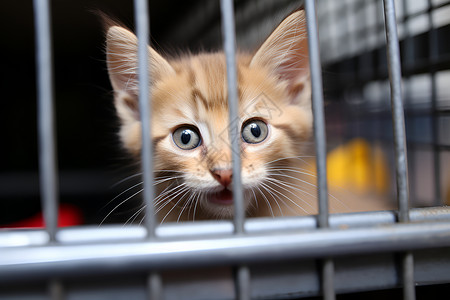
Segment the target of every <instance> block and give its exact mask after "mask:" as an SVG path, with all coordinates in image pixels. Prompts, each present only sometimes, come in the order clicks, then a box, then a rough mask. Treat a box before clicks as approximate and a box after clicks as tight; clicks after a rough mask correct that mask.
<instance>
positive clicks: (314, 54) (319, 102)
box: [305, 0, 336, 300]
mask: <svg viewBox="0 0 450 300" xmlns="http://www.w3.org/2000/svg"><path fill="white" fill-rule="evenodd" d="M305 8H306V22H307V30H308V47H309V62H310V68H311V90H312V110H313V116H314V118H313V121H314V138H315V142H316V164H317V187H318V191H317V193H318V199H319V216H318V218H319V224H318V225H319V227H320V228H327V227H328V226H329V222H328V186H327V163H326V158H327V153H326V151H327V150H326V136H325V117H324V111H323V87H322V69H321V64H320V53H319V40H318V31H317V20H316V7H315V1H314V0H306V1H305ZM321 277H322V291H323V295H324V299H327V300H332V299H335V298H336V295H335V291H334V264H333V261H332V260H331V259H330V258H325V259H324V260H323V261H322V274H321Z"/></svg>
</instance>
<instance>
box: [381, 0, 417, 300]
mask: <svg viewBox="0 0 450 300" xmlns="http://www.w3.org/2000/svg"><path fill="white" fill-rule="evenodd" d="M383 4H384V16H385V22H386V41H387V56H388V71H389V81H390V85H391V109H392V123H393V130H394V148H395V149H394V150H395V156H396V160H395V163H396V180H397V198H398V206H399V221H400V222H409V203H408V200H409V197H408V169H407V155H406V134H405V120H404V115H403V103H402V86H401V84H402V74H401V65H400V47H399V41H398V36H397V24H396V16H395V5H394V0H383ZM402 280H403V298H404V299H408V300H413V299H415V289H414V260H413V256H412V254H411V253H410V252H407V253H405V254H403V258H402Z"/></svg>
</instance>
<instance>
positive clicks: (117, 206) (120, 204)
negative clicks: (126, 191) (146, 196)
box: [99, 189, 144, 226]
mask: <svg viewBox="0 0 450 300" xmlns="http://www.w3.org/2000/svg"><path fill="white" fill-rule="evenodd" d="M143 190H144V189H140V190H139V191H137V192H136V193H134V194H133V195H131V196H130V197H128V198H127V199H125V200H123V201H122V202H120V203H119V204H118V205H116V207H114V208H113V209H112V210H111V211H110V212H109V213H108V214H107V215H106V217H104V218H103V220H102V221H101V222H100V225H99V226H101V225H102V224H103V223H104V222H105V220H106V219H107V218H108V217H109V216H110V215H111V214H112V213H113V212H114V211H115V210H116V209H118V208H119V207H120V206H122V205H123V204H124V203H125V202H127V201H128V200H130V199H131V198H133V197H134V196H136V195H137V194H139V193H141V192H142V191H143Z"/></svg>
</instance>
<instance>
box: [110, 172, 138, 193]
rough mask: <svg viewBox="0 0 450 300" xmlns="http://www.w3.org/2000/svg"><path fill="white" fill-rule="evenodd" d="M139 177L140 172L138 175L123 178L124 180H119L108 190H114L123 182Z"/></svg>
mask: <svg viewBox="0 0 450 300" xmlns="http://www.w3.org/2000/svg"><path fill="white" fill-rule="evenodd" d="M141 175H142V172H139V173H136V174H133V175H130V176H127V177H125V178H124V179H121V180H120V181H118V182H116V183H114V184H113V185H112V186H111V187H110V188H111V189H112V188H115V187H116V186H118V185H120V184H122V183H124V182H125V181H128V180H130V179H132V178H135V177H137V176H141Z"/></svg>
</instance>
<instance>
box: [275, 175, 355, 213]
mask: <svg viewBox="0 0 450 300" xmlns="http://www.w3.org/2000/svg"><path fill="white" fill-rule="evenodd" d="M271 175H272V176H271V177H268V178H271V179H274V180H278V181H279V182H282V183H284V184H287V185H290V186H291V188H293V189H296V190H298V191H299V192H301V193H304V194H307V195H309V196H311V197H314V198H316V199H317V195H312V194H310V193H308V192H306V191H305V190H303V189H298V188H297V187H298V186H297V185H296V184H294V183H290V182H287V181H283V180H280V179H276V178H274V177H275V176H284V177H289V178H291V179H295V180H298V181H301V182H302V183H306V184H308V185H310V186H312V187H314V188H315V190H317V185H315V184H312V183H309V182H307V181H304V180H301V179H300V178H296V177H292V176H288V175H286V174H281V173H274V174H271ZM328 196H329V197H330V198H332V199H334V200H336V201H337V202H338V203H340V204H341V205H342V206H343V207H345V208H347V209H348V206H347V205H346V204H345V203H344V202H343V201H341V200H339V199H338V198H336V197H335V196H334V195H333V194H330V193H328Z"/></svg>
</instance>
